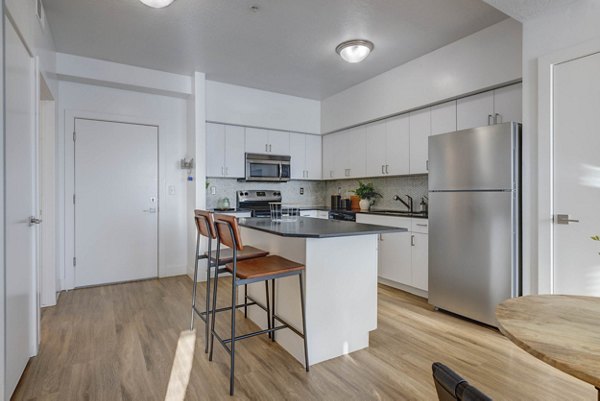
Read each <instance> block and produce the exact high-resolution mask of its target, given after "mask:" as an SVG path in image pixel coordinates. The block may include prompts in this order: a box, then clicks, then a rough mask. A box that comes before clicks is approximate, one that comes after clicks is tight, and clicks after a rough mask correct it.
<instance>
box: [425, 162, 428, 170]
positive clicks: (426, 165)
mask: <svg viewBox="0 0 600 401" xmlns="http://www.w3.org/2000/svg"><path fill="white" fill-rule="evenodd" d="M425 170H427V171H429V160H426V161H425Z"/></svg>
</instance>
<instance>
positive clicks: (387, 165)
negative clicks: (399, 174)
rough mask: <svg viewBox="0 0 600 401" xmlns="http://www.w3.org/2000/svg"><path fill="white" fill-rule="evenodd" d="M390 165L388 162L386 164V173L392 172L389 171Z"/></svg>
mask: <svg viewBox="0 0 600 401" xmlns="http://www.w3.org/2000/svg"><path fill="white" fill-rule="evenodd" d="M389 166H390V165H389V164H386V165H385V173H386V174H389V173H390V172H389V171H388V167H389Z"/></svg>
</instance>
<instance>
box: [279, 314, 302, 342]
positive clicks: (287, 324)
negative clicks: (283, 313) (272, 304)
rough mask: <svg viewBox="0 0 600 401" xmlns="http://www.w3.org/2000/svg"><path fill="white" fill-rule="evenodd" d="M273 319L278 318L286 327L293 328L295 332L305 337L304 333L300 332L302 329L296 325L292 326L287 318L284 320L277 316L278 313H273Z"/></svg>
mask: <svg viewBox="0 0 600 401" xmlns="http://www.w3.org/2000/svg"><path fill="white" fill-rule="evenodd" d="M273 319H276V320H278V321H279V322H280V323H283V325H284V326H285V327H287V328H288V329H290V330H292V331H293V332H294V333H296V334H297V335H299V336H300V338H304V334H303V333H301V332H300V330H297V329H296V328H295V327H294V326H292V325H291V324H289V323H288V322H286V321H285V320H283V319H282V318H280V317H279V316H277V315H276V314H273Z"/></svg>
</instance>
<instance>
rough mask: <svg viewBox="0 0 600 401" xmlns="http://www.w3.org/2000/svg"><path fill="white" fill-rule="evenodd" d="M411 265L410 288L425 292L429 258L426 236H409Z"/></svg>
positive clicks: (414, 234) (415, 234) (413, 234)
mask: <svg viewBox="0 0 600 401" xmlns="http://www.w3.org/2000/svg"><path fill="white" fill-rule="evenodd" d="M411 235H412V237H411V248H412V249H411V264H412V286H413V287H416V288H418V289H420V290H423V291H427V283H428V279H429V264H428V262H429V256H428V249H429V248H428V242H429V239H428V237H427V234H422V233H412V234H411Z"/></svg>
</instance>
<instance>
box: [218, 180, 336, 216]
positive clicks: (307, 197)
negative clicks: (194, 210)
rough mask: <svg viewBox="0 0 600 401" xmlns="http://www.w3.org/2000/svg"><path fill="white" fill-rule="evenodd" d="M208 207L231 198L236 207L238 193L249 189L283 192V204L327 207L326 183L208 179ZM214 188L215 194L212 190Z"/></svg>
mask: <svg viewBox="0 0 600 401" xmlns="http://www.w3.org/2000/svg"><path fill="white" fill-rule="evenodd" d="M206 181H207V182H208V183H209V184H208V189H207V190H206V207H207V208H209V209H212V208H215V207H217V202H218V201H219V199H221V198H225V197H227V198H229V201H230V202H231V205H232V207H233V205H235V201H236V191H241V190H249V189H265V190H274V191H281V196H282V198H283V202H285V203H290V204H294V205H299V206H321V205H325V204H326V202H325V195H326V190H325V188H326V183H325V182H324V181H288V182H281V183H279V182H238V180H237V179H235V178H233V179H232V178H207V179H206ZM212 187H214V189H215V194H214V195H212V192H211V189H212ZM300 188H304V195H300Z"/></svg>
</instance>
